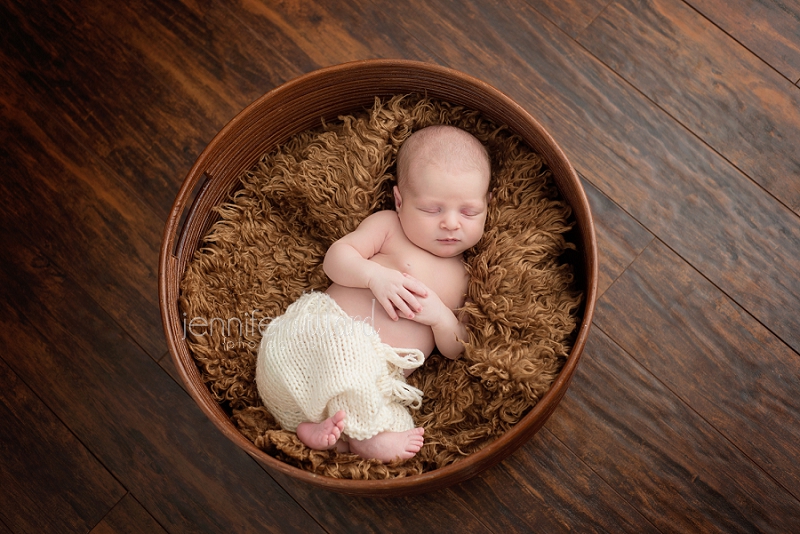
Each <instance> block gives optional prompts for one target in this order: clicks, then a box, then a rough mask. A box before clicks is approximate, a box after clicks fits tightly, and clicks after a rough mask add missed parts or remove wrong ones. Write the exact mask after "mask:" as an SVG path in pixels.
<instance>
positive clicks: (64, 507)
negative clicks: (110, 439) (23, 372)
mask: <svg viewBox="0 0 800 534" xmlns="http://www.w3.org/2000/svg"><path fill="white" fill-rule="evenodd" d="M0 421H2V427H1V428H0V450H2V455H3V459H2V462H0V521H2V522H3V523H5V524H6V525H7V526H8V527H9V528H10V529H12V530H13V531H14V532H20V533H22V532H32V533H35V532H86V531H87V530H88V529H90V528H91V527H92V526H94V525H95V524H96V523H97V522H98V521H99V520H100V519H101V518H102V517H103V516H104V515H105V514H106V513H107V512H108V510H110V509H111V508H112V507H113V506H114V504H115V503H116V502H117V501H118V500H119V499H120V498H121V497H122V496H123V495H124V494H125V488H123V487H122V486H121V485H120V484H119V482H117V481H116V480H114V477H113V476H112V475H111V474H110V473H109V472H108V471H107V470H106V468H105V467H103V465H102V464H101V463H100V462H99V461H97V458H95V457H94V456H92V454H91V452H89V451H88V450H87V449H86V447H84V446H83V444H81V443H80V441H78V440H77V439H76V438H75V436H74V435H73V434H72V433H71V432H70V430H69V429H68V428H67V427H66V426H64V424H63V423H62V422H61V421H59V420H58V418H57V417H56V416H55V415H54V414H53V412H51V411H50V410H49V409H48V408H47V406H45V405H44V404H43V403H42V401H41V400H40V399H39V398H38V397H37V396H36V394H35V393H34V392H33V391H31V389H30V388H29V387H28V386H27V385H26V384H25V383H24V382H23V381H22V380H20V378H19V377H18V376H17V374H16V373H14V371H12V370H11V369H10V368H9V367H8V365H6V363H5V362H4V361H3V360H0Z"/></svg>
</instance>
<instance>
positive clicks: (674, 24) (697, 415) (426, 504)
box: [0, 0, 800, 533]
mask: <svg viewBox="0 0 800 534" xmlns="http://www.w3.org/2000/svg"><path fill="white" fill-rule="evenodd" d="M0 42H2V50H1V51H0V72H2V83H0V121H2V123H1V124H2V129H1V130H0V131H1V132H2V133H0V135H1V136H2V137H1V139H2V143H1V144H0V162H2V167H1V168H0V169H1V170H2V179H0V203H1V205H0V220H1V221H2V223H3V225H2V230H3V231H2V232H0V250H2V253H1V254H2V263H1V264H0V347H2V350H0V388H1V389H0V417H2V426H0V428H1V429H2V430H0V451H2V459H0V532H14V533H17V532H36V533H39V532H55V533H64V532H97V533H112V532H161V531H166V532H261V531H268V532H296V531H301V532H325V531H327V532H362V531H364V532H369V531H375V532H381V531H386V532H389V531H391V532H420V531H424V532H508V531H519V532H526V531H540V532H566V531H577V532H590V531H609V532H659V531H660V532H781V533H782V532H791V531H796V528H797V525H798V524H800V490H798V488H800V462H798V458H799V457H800V445H798V444H799V443H800V395H798V393H800V355H799V354H798V352H800V313H798V312H800V277H798V272H800V87H798V81H800V2H798V1H796V0H795V1H787V0H783V1H779V0H758V1H757V0H736V1H732V2H722V1H720V0H683V1H682V0H648V1H637V0H619V1H614V2H610V1H608V0H584V1H579V0H566V1H564V0H528V1H525V0H510V1H508V2H494V1H490V2H482V1H477V0H473V1H464V2H454V1H453V2H449V1H446V0H426V1H424V2H423V1H421V0H410V1H409V2H392V3H385V2H378V1H377V0H356V1H355V2H348V1H344V0H332V1H330V2H316V3H313V2H301V1H289V2H271V1H269V0H245V1H242V2H230V3H227V2H213V1H210V0H201V1H189V0H132V1H130V2H111V3H109V2H101V1H98V0H86V1H83V0H62V1H60V2H54V1H51V0H30V1H28V0H25V1H23V0H0ZM370 57H390V58H408V59H417V60H423V61H429V62H434V63H439V64H442V65H446V66H449V67H452V68H456V69H459V70H461V71H464V72H467V73H469V74H472V75H474V76H477V77H479V78H481V79H483V80H485V81H487V82H489V83H490V84H492V85H494V86H495V87H497V88H498V89H500V90H502V91H504V92H505V93H507V94H509V95H510V96H511V97H512V98H514V99H515V100H516V101H517V102H519V103H520V104H521V105H522V106H524V107H525V108H526V109H528V110H529V111H530V112H531V113H532V114H533V115H534V116H536V117H537V118H538V119H539V120H540V121H541V122H542V123H543V124H544V125H545V127H546V128H547V129H548V130H549V131H550V132H551V133H552V134H553V136H554V137H555V138H556V140H557V141H558V142H559V143H560V144H561V146H562V147H563V148H564V150H565V151H566V152H567V154H568V156H569V157H570V159H571V160H572V162H573V164H574V165H575V167H576V169H577V170H578V171H579V173H580V174H581V177H582V179H583V180H584V185H585V188H586V191H587V195H588V196H589V198H590V201H591V204H592V207H593V210H594V215H595V217H596V223H597V230H598V237H599V242H600V246H601V269H600V275H601V278H600V291H601V298H600V300H599V302H598V305H597V313H596V316H595V323H594V327H593V330H592V335H591V337H590V340H589V343H588V345H587V347H586V351H585V355H584V359H583V360H582V361H581V364H580V366H579V368H578V372H577V374H576V376H575V378H574V380H573V382H572V385H571V386H570V389H569V391H568V393H567V395H566V397H565V398H564V400H563V401H562V403H561V404H560V405H559V407H558V409H557V410H556V412H555V413H554V415H553V416H552V417H551V419H550V420H549V421H548V423H547V424H546V425H545V427H544V428H543V429H542V430H541V431H540V432H539V433H538V434H537V435H536V436H534V438H533V439H531V440H530V442H529V443H527V444H526V445H525V446H524V447H523V448H522V449H520V450H519V451H518V452H517V453H515V454H514V455H512V456H511V457H510V458H508V459H507V460H505V461H504V462H502V463H501V464H500V465H498V466H497V467H495V468H492V469H491V470H489V471H487V472H486V473H484V474H482V475H480V476H478V477H476V478H474V479H472V480H469V481H467V482H465V483H463V484H461V485H458V486H455V487H452V488H449V489H446V490H443V491H440V492H435V493H431V494H426V495H422V496H418V497H407V498H402V499H356V498H350V497H344V496H341V495H338V494H332V493H328V492H325V491H322V490H318V489H316V488H313V487H309V486H307V485H304V484H300V483H298V482H296V481H294V480H292V479H290V478H287V477H286V476H283V475H279V474H273V473H271V472H268V471H266V470H264V468H262V467H261V466H260V465H259V464H257V463H256V462H255V461H253V460H252V459H251V458H250V457H249V456H247V455H246V454H245V453H243V452H242V451H240V450H239V449H238V448H236V447H235V446H233V445H232V444H230V443H229V442H228V441H227V440H226V439H224V438H223V437H221V435H220V434H219V433H218V432H217V431H216V430H215V428H214V427H213V425H212V424H211V423H210V422H209V421H208V420H207V419H206V418H205V416H204V415H203V414H202V413H201V412H200V410H199V409H198V408H197V407H196V406H195V404H194V403H193V401H192V400H191V399H190V397H189V396H188V395H187V394H186V392H185V391H184V390H183V388H182V387H181V384H179V383H178V382H177V381H176V380H175V378H174V376H175V375H174V369H172V367H171V361H170V359H169V357H168V355H167V353H166V343H165V341H164V338H163V333H162V327H161V322H160V321H161V319H160V315H159V311H158V295H157V277H158V273H157V260H158V250H159V246H160V239H161V230H162V228H163V226H164V223H165V221H166V216H167V213H168V212H169V208H170V206H171V203H172V201H173V199H174V196H175V194H176V193H177V191H178V188H179V186H180V184H181V182H182V180H183V177H184V176H185V175H186V173H187V172H188V170H189V168H190V166H191V164H192V163H193V161H194V159H195V158H196V157H197V155H198V154H199V153H200V151H201V150H202V149H203V147H204V146H205V145H206V144H207V143H208V142H209V141H210V139H211V138H212V137H213V135H214V134H215V133H216V132H217V131H218V130H219V129H220V128H221V127H222V126H223V125H224V124H225V123H226V122H227V121H228V120H230V119H231V118H232V117H233V116H234V115H235V114H236V113H237V112H238V111H240V110H241V109H242V108H244V107H245V106H246V105H247V104H248V103H250V102H251V101H252V100H254V99H255V98H257V97H258V96H260V95H261V94H263V93H264V92H266V91H268V90H269V89H272V88H273V87H276V86H277V85H279V84H281V83H282V82H285V81H287V80H289V79H291V78H293V77H295V76H297V75H299V74H302V73H305V72H309V71H311V70H314V69H316V68H319V67H322V66H327V65H333V64H337V63H342V62H345V61H350V60H355V59H364V58H370Z"/></svg>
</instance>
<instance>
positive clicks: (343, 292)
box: [326, 283, 436, 357]
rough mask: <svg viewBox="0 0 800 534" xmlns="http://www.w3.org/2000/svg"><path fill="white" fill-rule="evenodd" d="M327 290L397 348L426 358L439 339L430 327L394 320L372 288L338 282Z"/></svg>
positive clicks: (350, 312)
mask: <svg viewBox="0 0 800 534" xmlns="http://www.w3.org/2000/svg"><path fill="white" fill-rule="evenodd" d="M326 293H328V295H330V296H331V298H333V300H335V301H336V304H338V305H339V306H340V307H341V308H342V309H343V310H344V311H345V313H347V315H349V316H350V317H353V318H355V319H358V320H365V319H366V320H367V323H369V324H372V325H373V326H374V327H375V330H377V331H378V335H379V336H380V337H381V341H382V342H383V343H386V344H387V345H390V346H392V347H395V348H403V349H419V350H420V351H422V353H423V354H424V355H425V356H426V357H427V356H428V355H429V354H430V353H431V352H433V348H434V347H435V346H436V342H435V341H434V338H433V331H432V330H431V328H430V327H429V326H426V325H424V324H420V323H415V322H414V321H410V320H408V319H403V318H400V319H399V320H397V321H392V320H391V319H390V318H389V315H387V313H386V311H385V310H384V309H383V306H381V305H380V304H378V302H377V301H376V300H375V297H374V296H373V295H372V291H370V290H369V289H360V288H354V287H345V286H341V285H339V284H335V283H334V284H331V286H330V287H329V288H328V290H327V291H326ZM373 301H374V304H373Z"/></svg>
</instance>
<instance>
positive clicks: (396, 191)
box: [392, 186, 403, 210]
mask: <svg viewBox="0 0 800 534" xmlns="http://www.w3.org/2000/svg"><path fill="white" fill-rule="evenodd" d="M392 193H394V209H396V210H399V209H400V206H402V205H403V197H401V196H400V190H399V189H398V188H397V186H394V188H392Z"/></svg>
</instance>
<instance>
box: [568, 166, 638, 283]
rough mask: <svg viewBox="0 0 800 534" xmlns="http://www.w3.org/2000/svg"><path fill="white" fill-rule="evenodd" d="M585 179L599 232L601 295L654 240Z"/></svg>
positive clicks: (585, 187)
mask: <svg viewBox="0 0 800 534" xmlns="http://www.w3.org/2000/svg"><path fill="white" fill-rule="evenodd" d="M582 183H583V189H584V191H586V196H587V197H588V198H589V204H590V206H591V208H592V216H593V217H594V222H595V230H596V232H597V249H598V250H599V252H600V259H599V263H600V269H599V278H598V282H597V295H598V298H600V297H601V296H602V295H603V293H604V292H605V291H606V289H608V287H609V286H610V285H611V284H613V283H614V280H616V279H617V277H619V275H621V274H622V272H623V271H624V270H625V269H626V268H627V267H628V265H630V264H631V263H632V262H633V260H635V259H636V257H637V256H638V255H639V254H640V253H641V252H642V251H643V250H644V249H645V247H646V246H647V245H648V244H649V243H650V241H652V240H653V235H652V234H651V233H650V232H648V231H647V230H646V229H645V228H644V227H643V226H642V225H641V224H639V223H638V222H637V221H636V220H635V219H634V218H633V217H631V216H630V215H628V214H627V213H625V212H624V211H623V210H622V209H620V207H619V206H617V205H616V204H614V202H612V201H611V199H609V198H608V197H607V196H605V195H604V194H603V193H601V192H600V191H599V190H598V189H597V188H596V187H595V186H593V185H592V184H591V183H590V182H588V181H587V180H586V179H585V178H584V179H583V180H582Z"/></svg>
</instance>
